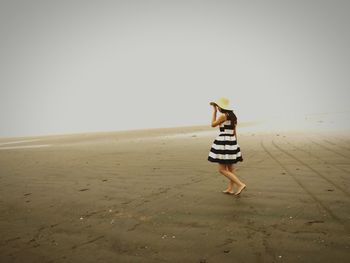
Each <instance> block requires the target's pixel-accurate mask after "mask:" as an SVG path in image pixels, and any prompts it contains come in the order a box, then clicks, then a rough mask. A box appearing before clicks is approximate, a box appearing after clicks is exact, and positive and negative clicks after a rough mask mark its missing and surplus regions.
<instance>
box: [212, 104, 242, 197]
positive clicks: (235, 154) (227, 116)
mask: <svg viewBox="0 0 350 263" xmlns="http://www.w3.org/2000/svg"><path fill="white" fill-rule="evenodd" d="M210 105H212V106H213V110H214V111H213V117H212V121H211V127H216V126H218V125H219V128H220V133H219V135H218V136H217V137H216V138H215V141H214V142H213V144H212V146H211V149H210V151H209V156H208V161H210V162H215V163H218V164H219V172H220V173H221V174H222V175H224V176H226V177H227V179H228V180H229V182H228V186H227V189H226V190H224V191H223V193H225V194H234V195H239V194H240V193H241V192H242V191H243V190H244V189H245V188H246V184H244V183H243V182H242V181H240V180H239V179H238V177H237V176H236V175H235V173H234V171H235V167H234V166H233V165H234V164H235V163H237V162H242V161H243V157H242V153H241V150H240V148H239V145H238V143H237V133H236V125H237V117H236V115H235V114H234V113H233V110H232V109H231V108H230V101H229V100H228V99H227V98H220V99H219V100H217V101H215V102H210ZM218 110H219V111H220V112H221V113H222V114H221V115H220V116H219V117H218V118H217V119H216V113H217V111H218ZM235 184H236V186H237V191H236V192H233V187H234V185H235Z"/></svg>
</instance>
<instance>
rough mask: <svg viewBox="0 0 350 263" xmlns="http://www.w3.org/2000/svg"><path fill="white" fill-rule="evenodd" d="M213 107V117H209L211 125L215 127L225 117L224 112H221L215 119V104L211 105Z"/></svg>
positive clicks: (224, 119)
mask: <svg viewBox="0 0 350 263" xmlns="http://www.w3.org/2000/svg"><path fill="white" fill-rule="evenodd" d="M213 107H214V111H213V117H212V118H211V127H216V126H218V125H220V124H221V123H223V122H224V121H226V119H227V117H226V115H225V114H222V115H220V116H219V118H218V119H216V113H217V108H216V106H213Z"/></svg>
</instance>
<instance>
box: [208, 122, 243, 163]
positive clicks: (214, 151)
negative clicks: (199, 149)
mask: <svg viewBox="0 0 350 263" xmlns="http://www.w3.org/2000/svg"><path fill="white" fill-rule="evenodd" d="M219 128H220V133H219V135H218V136H216V138H215V141H214V142H213V144H212V145H211V149H210V151H209V156H208V161H210V162H215V163H222V164H234V163H237V162H242V161H243V157H242V153H241V150H240V148H239V145H238V143H237V140H236V136H235V134H234V130H233V129H232V126H231V120H226V121H225V122H223V123H221V124H220V126H219Z"/></svg>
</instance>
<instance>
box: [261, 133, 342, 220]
mask: <svg viewBox="0 0 350 263" xmlns="http://www.w3.org/2000/svg"><path fill="white" fill-rule="evenodd" d="M260 145H261V147H262V148H263V149H264V151H265V152H266V153H267V154H268V155H269V156H270V157H271V159H273V160H274V161H275V162H276V163H277V164H278V165H279V166H280V167H281V168H282V169H283V170H285V171H286V174H288V175H289V176H290V177H291V178H292V179H293V180H294V181H295V182H296V183H297V184H298V185H299V186H300V187H301V188H302V189H303V190H304V191H305V192H306V193H307V194H308V195H309V196H310V197H311V198H312V199H313V200H314V201H315V202H316V203H317V204H318V205H319V206H321V207H322V208H323V209H324V211H326V212H327V213H328V215H329V216H330V217H331V218H332V219H333V220H335V221H337V222H338V223H341V224H342V225H344V224H343V222H342V220H341V219H340V218H339V217H337V216H336V215H335V214H334V213H333V212H332V211H331V210H330V209H329V208H328V207H327V206H326V205H325V204H323V203H322V202H321V200H319V199H318V198H317V197H316V196H315V195H314V194H313V193H312V192H310V191H309V190H308V189H307V188H306V187H305V186H304V185H303V183H302V182H301V181H300V180H299V179H298V178H297V177H296V176H295V174H294V173H292V172H291V171H290V170H289V169H288V168H287V167H286V166H285V165H284V164H283V163H282V162H281V161H280V160H278V159H277V158H276V157H275V156H274V155H273V154H272V153H271V151H269V150H268V149H267V148H266V147H265V145H264V142H263V140H261V141H260ZM344 227H345V225H344Z"/></svg>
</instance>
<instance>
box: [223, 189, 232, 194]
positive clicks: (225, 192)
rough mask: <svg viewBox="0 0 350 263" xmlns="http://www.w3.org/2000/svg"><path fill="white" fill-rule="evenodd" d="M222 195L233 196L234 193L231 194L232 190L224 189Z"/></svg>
mask: <svg viewBox="0 0 350 263" xmlns="http://www.w3.org/2000/svg"><path fill="white" fill-rule="evenodd" d="M222 192H223V193H224V194H228V195H233V194H235V193H234V192H233V190H232V189H226V190H224V191H222Z"/></svg>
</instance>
